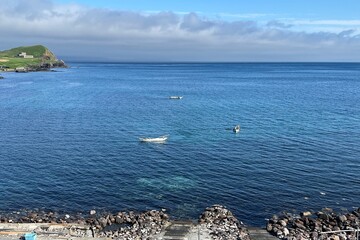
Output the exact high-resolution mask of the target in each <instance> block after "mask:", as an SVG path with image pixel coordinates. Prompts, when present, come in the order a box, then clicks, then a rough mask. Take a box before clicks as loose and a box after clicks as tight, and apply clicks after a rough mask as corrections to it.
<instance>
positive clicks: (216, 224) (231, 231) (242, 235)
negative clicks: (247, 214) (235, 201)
mask: <svg viewBox="0 0 360 240" xmlns="http://www.w3.org/2000/svg"><path fill="white" fill-rule="evenodd" d="M199 223H200V224H204V225H206V228H207V229H209V230H210V235H211V236H212V237H213V239H219V240H220V239H224V240H225V239H229V240H232V239H242V240H250V237H249V233H248V231H247V229H246V228H245V226H244V224H243V223H242V222H240V221H239V220H238V219H236V218H235V216H234V215H233V214H232V213H231V212H230V211H229V210H228V209H226V207H224V206H221V205H213V206H211V207H208V208H206V209H205V211H204V212H203V213H202V214H201V215H200V219H199Z"/></svg>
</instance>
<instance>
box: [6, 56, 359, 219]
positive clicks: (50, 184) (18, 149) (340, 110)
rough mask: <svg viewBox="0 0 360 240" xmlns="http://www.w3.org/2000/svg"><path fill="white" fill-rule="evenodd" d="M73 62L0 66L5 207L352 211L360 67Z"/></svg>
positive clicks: (252, 213)
mask: <svg viewBox="0 0 360 240" xmlns="http://www.w3.org/2000/svg"><path fill="white" fill-rule="evenodd" d="M70 65H71V66H72V68H70V69H59V70H58V72H36V73H28V74H15V73H3V74H2V75H3V76H4V77H5V78H6V79H4V80H0V163H1V168H0V176H1V181H0V192H1V194H0V210H2V211H10V210H15V209H19V208H31V209H33V208H46V209H53V210H62V211H68V212H72V211H82V210H84V211H88V210H90V209H93V208H96V209H104V210H110V211H118V210H125V209H137V210H146V209H154V208H155V209H156V208H167V209H168V210H169V213H170V214H171V215H172V216H174V217H177V218H197V217H198V215H200V213H201V212H202V211H203V209H204V208H205V207H207V206H209V205H211V204H215V203H219V204H223V205H226V206H227V207H228V208H229V209H230V210H232V211H233V212H234V213H235V215H236V216H237V217H238V218H239V219H240V220H242V221H244V222H245V223H247V224H250V225H264V223H265V221H264V219H265V218H269V217H271V216H272V215H273V214H276V213H278V212H280V211H283V210H285V211H288V212H299V211H302V210H309V209H310V210H311V209H313V210H319V209H321V208H322V207H332V208H334V209H341V208H347V209H351V208H352V207H359V205H358V204H359V201H358V200H359V197H360V191H359V187H360V180H359V173H360V108H359V103H360V64H346V63H344V64H335V63H330V64H329V63H326V64H325V63H323V64H320V63H311V64H303V63H296V64H295V63H293V64H283V63H276V64H275V63H273V64H261V63H256V64H255V63H254V64H250V63H249V64H101V63H71V64H70ZM171 95H180V96H184V98H183V99H181V100H169V99H168V97H169V96H171ZM236 124H240V125H241V132H240V133H239V134H234V133H233V132H232V131H231V130H228V129H229V128H231V127H233V126H234V125H236ZM164 134H169V139H168V141H167V142H166V143H165V144H147V143H141V142H139V140H138V138H139V137H148V136H154V137H156V136H160V135H164Z"/></svg>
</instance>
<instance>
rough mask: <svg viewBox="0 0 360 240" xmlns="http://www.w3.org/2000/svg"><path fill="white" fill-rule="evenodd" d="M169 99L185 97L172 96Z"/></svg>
mask: <svg viewBox="0 0 360 240" xmlns="http://www.w3.org/2000/svg"><path fill="white" fill-rule="evenodd" d="M169 98H170V99H182V98H183V96H170V97H169Z"/></svg>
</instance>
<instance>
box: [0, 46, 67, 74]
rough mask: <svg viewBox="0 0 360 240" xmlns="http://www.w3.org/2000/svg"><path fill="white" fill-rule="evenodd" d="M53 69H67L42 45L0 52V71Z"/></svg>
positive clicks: (62, 62)
mask: <svg viewBox="0 0 360 240" xmlns="http://www.w3.org/2000/svg"><path fill="white" fill-rule="evenodd" d="M54 67H67V66H66V64H65V63H64V61H62V60H58V59H57V57H56V56H55V54H54V53H53V52H52V51H50V50H49V49H48V48H47V47H45V46H43V45H34V46H21V47H16V48H12V49H9V50H4V51H0V71H17V70H19V69H20V68H21V69H22V71H43V70H48V69H50V68H54Z"/></svg>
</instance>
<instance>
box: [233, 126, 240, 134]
mask: <svg viewBox="0 0 360 240" xmlns="http://www.w3.org/2000/svg"><path fill="white" fill-rule="evenodd" d="M233 132H234V133H238V132H240V125H236V126H235V127H234V128H233Z"/></svg>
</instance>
